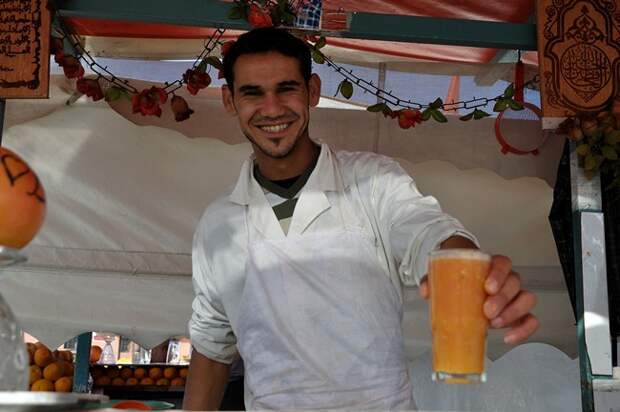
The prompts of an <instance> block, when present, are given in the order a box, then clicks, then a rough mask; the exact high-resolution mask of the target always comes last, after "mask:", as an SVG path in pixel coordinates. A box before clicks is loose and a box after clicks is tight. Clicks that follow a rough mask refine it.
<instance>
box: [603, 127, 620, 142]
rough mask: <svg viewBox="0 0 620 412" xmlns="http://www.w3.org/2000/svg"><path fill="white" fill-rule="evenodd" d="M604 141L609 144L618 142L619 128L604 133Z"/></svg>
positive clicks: (619, 140) (619, 138)
mask: <svg viewBox="0 0 620 412" xmlns="http://www.w3.org/2000/svg"><path fill="white" fill-rule="evenodd" d="M605 143H607V144H608V145H610V146H615V145H617V144H618V143H620V130H613V131H612V132H611V133H607V134H605Z"/></svg>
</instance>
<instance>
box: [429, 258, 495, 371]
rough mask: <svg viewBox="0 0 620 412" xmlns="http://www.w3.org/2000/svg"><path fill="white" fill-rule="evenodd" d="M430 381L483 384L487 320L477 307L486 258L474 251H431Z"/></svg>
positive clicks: (481, 299) (486, 268)
mask: <svg viewBox="0 0 620 412" xmlns="http://www.w3.org/2000/svg"><path fill="white" fill-rule="evenodd" d="M430 262H431V263H430V276H429V278H430V292H431V296H430V300H431V329H432V332H433V371H434V372H433V379H436V380H440V381H444V382H446V383H472V382H484V380H485V379H486V376H485V374H484V353H485V348H486V335H487V326H488V320H487V318H486V316H485V315H484V312H483V310H482V306H483V304H484V301H485V299H486V297H487V294H486V292H485V290H484V281H485V279H486V277H487V275H488V273H489V269H490V266H491V257H490V256H489V255H487V254H486V253H482V252H480V251H477V250H474V249H446V250H440V251H436V252H433V253H431V260H430Z"/></svg>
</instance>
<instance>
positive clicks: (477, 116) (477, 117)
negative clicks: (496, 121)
mask: <svg viewBox="0 0 620 412" xmlns="http://www.w3.org/2000/svg"><path fill="white" fill-rule="evenodd" d="M489 116H490V114H488V113H487V112H485V111H484V110H480V109H476V110H474V119H475V120H480V119H483V118H485V117H489Z"/></svg>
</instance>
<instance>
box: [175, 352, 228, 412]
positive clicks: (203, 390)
mask: <svg viewBox="0 0 620 412" xmlns="http://www.w3.org/2000/svg"><path fill="white" fill-rule="evenodd" d="M229 371H230V365H227V364H225V363H221V362H217V361H214V360H212V359H209V358H207V357H206V356H204V355H202V354H200V353H198V351H197V350H196V349H195V348H194V350H193V351H192V360H191V361H190V364H189V375H188V377H187V383H186V384H185V396H184V398H183V409H186V410H190V411H214V410H217V409H219V407H220V403H221V402H222V398H223V397H224V391H225V390H226V384H227V383H228V373H229Z"/></svg>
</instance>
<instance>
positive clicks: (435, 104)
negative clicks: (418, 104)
mask: <svg viewBox="0 0 620 412" xmlns="http://www.w3.org/2000/svg"><path fill="white" fill-rule="evenodd" d="M442 105H443V101H442V100H441V99H440V98H439V97H438V98H436V99H435V101H434V102H433V103H431V104H430V107H431V109H439V108H440V107H441V106H442Z"/></svg>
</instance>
